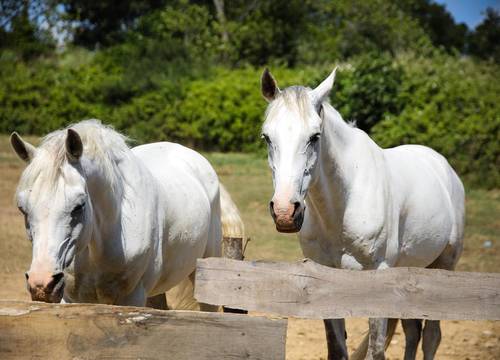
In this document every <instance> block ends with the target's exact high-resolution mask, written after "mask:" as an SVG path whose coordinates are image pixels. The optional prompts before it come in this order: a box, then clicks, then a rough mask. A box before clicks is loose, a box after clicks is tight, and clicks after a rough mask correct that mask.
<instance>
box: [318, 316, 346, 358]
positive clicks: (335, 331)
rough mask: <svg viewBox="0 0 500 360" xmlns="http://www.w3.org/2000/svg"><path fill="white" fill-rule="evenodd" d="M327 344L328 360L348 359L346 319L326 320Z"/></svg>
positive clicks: (324, 321)
mask: <svg viewBox="0 0 500 360" xmlns="http://www.w3.org/2000/svg"><path fill="white" fill-rule="evenodd" d="M323 323H324V325H325V333H326V343H327V345H328V360H333V359H335V360H342V359H344V360H345V359H347V358H348V354H347V345H346V341H345V340H346V338H347V332H346V331H345V321H344V319H325V320H323Z"/></svg>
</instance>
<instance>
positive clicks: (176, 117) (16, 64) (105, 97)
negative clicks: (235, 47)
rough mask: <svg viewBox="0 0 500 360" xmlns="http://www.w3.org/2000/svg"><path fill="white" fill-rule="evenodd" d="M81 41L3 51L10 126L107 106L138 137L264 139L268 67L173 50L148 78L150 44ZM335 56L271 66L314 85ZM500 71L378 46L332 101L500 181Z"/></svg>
mask: <svg viewBox="0 0 500 360" xmlns="http://www.w3.org/2000/svg"><path fill="white" fill-rule="evenodd" d="M78 51H79V50H72V51H69V52H68V53H66V54H64V55H62V56H60V57H57V58H52V59H45V60H39V61H36V62H21V61H13V57H14V58H15V55H13V54H9V53H8V52H4V53H3V54H2V55H1V56H0V77H1V79H2V80H1V81H0V131H1V132H4V133H8V132H11V131H13V130H16V131H19V132H21V133H24V134H40V135H41V134H46V133H48V132H49V131H52V130H55V129H57V128H60V127H62V126H66V125H68V124H70V123H72V122H75V121H79V120H81V119H85V118H92V117H95V118H100V119H102V120H103V121H104V122H106V123H109V124H112V125H114V126H115V127H116V128H117V129H118V130H121V131H124V132H125V133H126V134H127V135H129V136H130V137H131V138H133V139H135V140H136V141H137V142H152V141H160V140H170V141H175V142H180V143H183V144H185V145H188V146H191V147H196V148H198V149H205V150H220V151H263V146H262V142H261V140H260V137H259V135H260V130H261V124H262V121H263V117H264V110H265V108H266V102H265V101H264V100H263V98H262V96H261V94H260V90H259V88H260V84H259V82H260V76H261V73H262V70H263V69H262V68H258V69H257V68H253V67H244V68H241V69H229V68H224V67H215V68H214V67H210V66H207V67H206V69H202V68H196V69H194V70H193V71H192V72H189V71H188V70H185V71H184V70H182V68H181V70H179V72H177V73H176V72H175V71H173V69H174V67H175V66H174V63H172V62H169V61H166V62H165V63H164V64H165V71H163V72H161V74H160V73H158V72H159V71H160V70H155V71H153V70H151V71H146V70H145V77H149V80H144V81H141V80H140V72H138V71H137V69H136V68H134V67H133V66H132V65H130V64H126V63H125V62H124V61H123V59H124V58H125V57H124V56H122V55H123V53H122V52H125V53H126V54H128V55H129V57H130V58H134V57H137V56H139V54H136V53H134V52H132V53H130V52H128V51H130V49H127V47H126V46H120V47H115V48H113V49H109V50H107V51H105V52H101V53H98V55H96V56H94V55H92V54H91V53H88V52H84V53H79V52H78ZM75 54H78V55H75ZM117 59H118V60H117ZM157 60H158V61H159V59H157ZM155 61H156V60H155ZM160 64H161V62H158V63H155V64H154V67H156V68H157V69H159V68H160ZM152 67H153V65H152ZM184 67H185V69H187V68H188V67H189V66H188V63H186V64H185V65H184ZM332 67H333V66H332V65H328V66H317V67H312V66H311V67H302V68H300V69H289V68H285V67H283V66H279V65H276V66H272V67H271V70H272V72H273V74H274V75H275V77H276V79H277V80H278V83H279V86H280V87H282V88H283V87H286V86H289V85H296V84H302V85H306V86H310V87H314V86H316V85H317V84H319V83H320V82H321V81H322V80H323V79H324V78H325V77H326V76H327V75H328V74H329V72H330V71H331V70H332ZM498 72H499V70H498V66H496V65H493V64H487V63H476V62H473V61H472V60H471V59H467V58H457V57H453V56H451V55H445V54H442V53H440V52H435V53H431V54H427V56H426V57H423V56H420V55H419V56H416V55H412V54H404V55H400V56H398V57H397V58H396V59H394V58H392V57H391V56H389V55H384V54H376V53H372V54H367V55H363V56H359V57H355V58H352V59H351V60H350V61H349V63H343V64H341V67H340V69H339V71H338V73H337V79H336V85H335V87H334V90H333V92H332V96H331V98H332V101H331V102H332V104H333V105H334V106H335V107H336V108H337V109H338V110H339V112H340V113H341V114H342V115H343V117H344V118H345V119H346V120H348V121H350V120H355V121H356V122H357V123H358V125H359V127H361V128H363V129H365V130H368V131H371V134H372V136H373V137H374V139H375V140H376V141H377V142H378V143H379V144H381V145H382V146H385V147H387V146H396V145H399V144H404V143H419V144H423V145H428V146H431V147H433V148H435V149H436V150H437V151H439V152H441V153H442V154H443V155H445V156H446V157H447V158H448V159H449V160H450V162H451V164H452V165H453V166H454V167H455V168H456V169H457V171H458V172H459V174H460V175H465V177H466V178H467V180H468V181H469V182H470V183H472V184H475V185H482V186H488V187H492V186H499V185H500V178H499V172H498V168H500V161H499V154H500V149H499V145H498V144H499V139H500V136H499V132H500V118H499V114H500V102H499V101H498V94H500V85H499V83H498V82H497V81H495V79H497V78H498ZM155 74H156V75H155ZM193 74H196V76H195V75H193Z"/></svg>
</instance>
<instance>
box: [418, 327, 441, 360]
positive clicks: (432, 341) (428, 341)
mask: <svg viewBox="0 0 500 360" xmlns="http://www.w3.org/2000/svg"><path fill="white" fill-rule="evenodd" d="M422 337H423V339H422V350H423V351H424V360H433V359H434V355H435V354H436V351H437V348H438V346H439V343H440V342H441V327H440V326H439V320H425V327H424V332H423V336H422Z"/></svg>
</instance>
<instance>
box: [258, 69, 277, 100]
mask: <svg viewBox="0 0 500 360" xmlns="http://www.w3.org/2000/svg"><path fill="white" fill-rule="evenodd" d="M260 84H261V90H262V96H264V98H265V99H266V100H267V101H269V102H271V101H273V100H274V98H275V97H276V95H278V94H279V92H280V89H279V88H278V84H277V83H276V80H274V78H273V76H272V75H271V72H270V71H269V69H268V68H266V69H265V70H264V72H263V73H262V77H261V79H260Z"/></svg>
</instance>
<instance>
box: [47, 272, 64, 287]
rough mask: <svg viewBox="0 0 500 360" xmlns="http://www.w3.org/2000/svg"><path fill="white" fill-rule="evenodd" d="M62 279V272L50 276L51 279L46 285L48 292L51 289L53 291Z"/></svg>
mask: <svg viewBox="0 0 500 360" xmlns="http://www.w3.org/2000/svg"><path fill="white" fill-rule="evenodd" d="M63 277H64V273H63V272H62V271H59V272H56V273H54V274H52V279H51V280H50V281H49V283H48V284H47V285H46V288H47V289H49V291H52V289H54V288H55V287H56V285H57V284H59V282H60V281H61V280H62V278H63Z"/></svg>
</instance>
